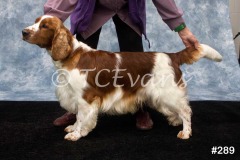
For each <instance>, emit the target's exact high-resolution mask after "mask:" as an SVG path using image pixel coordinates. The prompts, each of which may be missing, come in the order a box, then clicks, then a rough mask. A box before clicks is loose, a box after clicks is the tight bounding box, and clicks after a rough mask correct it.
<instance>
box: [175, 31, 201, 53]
mask: <svg viewBox="0 0 240 160" xmlns="http://www.w3.org/2000/svg"><path fill="white" fill-rule="evenodd" d="M178 34H179V36H180V38H181V39H182V41H183V44H184V45H185V46H186V47H187V48H188V47H191V46H194V47H195V48H196V49H197V48H198V46H199V45H200V44H199V42H198V40H197V38H196V37H195V36H194V35H193V34H192V32H191V31H190V30H189V29H188V28H187V27H185V28H184V29H183V30H181V31H180V32H178Z"/></svg>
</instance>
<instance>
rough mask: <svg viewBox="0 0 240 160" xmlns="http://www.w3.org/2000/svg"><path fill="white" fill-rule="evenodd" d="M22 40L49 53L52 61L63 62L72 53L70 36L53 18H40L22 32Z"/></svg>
mask: <svg viewBox="0 0 240 160" xmlns="http://www.w3.org/2000/svg"><path fill="white" fill-rule="evenodd" d="M22 36H23V38H22V39H23V40H24V41H26V42H28V43H31V44H36V45H38V46H39V47H41V48H46V49H47V50H49V51H50V53H51V56H52V58H53V60H55V61H58V60H63V59H65V58H66V57H67V56H68V55H69V54H70V53H71V52H72V35H71V33H70V32H69V30H68V29H67V28H66V27H64V25H63V23H62V21H61V20H60V19H58V18H57V17H53V16H47V15H44V16H41V17H39V18H37V19H36V21H35V23H34V24H33V25H31V26H29V27H26V28H25V29H23V30H22Z"/></svg>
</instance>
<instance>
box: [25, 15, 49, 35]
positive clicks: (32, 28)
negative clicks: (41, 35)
mask: <svg viewBox="0 0 240 160" xmlns="http://www.w3.org/2000/svg"><path fill="white" fill-rule="evenodd" d="M45 18H52V16H49V15H44V16H42V17H41V19H40V20H39V21H38V22H37V23H35V24H33V25H31V26H29V27H27V28H26V29H29V30H31V31H33V32H37V31H38V30H39V25H40V23H41V21H42V20H44V19H45Z"/></svg>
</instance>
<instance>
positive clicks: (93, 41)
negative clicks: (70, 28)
mask: <svg viewBox="0 0 240 160" xmlns="http://www.w3.org/2000/svg"><path fill="white" fill-rule="evenodd" d="M101 29H102V28H100V29H98V30H97V31H96V32H95V33H93V34H92V35H91V36H90V37H88V38H87V39H84V38H83V37H82V36H81V34H77V36H76V38H77V40H78V41H81V42H83V43H85V44H87V45H88V46H90V47H91V48H94V49H97V45H98V41H99V36H100V33H101Z"/></svg>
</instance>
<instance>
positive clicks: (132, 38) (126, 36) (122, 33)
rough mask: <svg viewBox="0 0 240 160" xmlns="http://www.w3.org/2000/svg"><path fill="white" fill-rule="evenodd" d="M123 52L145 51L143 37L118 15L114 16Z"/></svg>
mask: <svg viewBox="0 0 240 160" xmlns="http://www.w3.org/2000/svg"><path fill="white" fill-rule="evenodd" d="M112 19H113V22H114V24H115V27H116V31H117V37H118V43H119V48H120V51H121V52H143V44H142V37H141V36H140V35H139V34H137V33H136V32H135V31H134V30H133V29H132V28H131V27H129V26H128V25H127V24H126V23H124V22H123V21H122V20H121V19H120V18H119V17H118V16H117V15H115V16H114V17H113V18H112Z"/></svg>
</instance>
